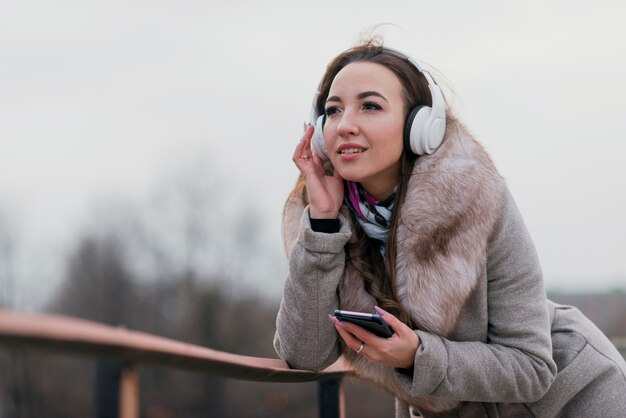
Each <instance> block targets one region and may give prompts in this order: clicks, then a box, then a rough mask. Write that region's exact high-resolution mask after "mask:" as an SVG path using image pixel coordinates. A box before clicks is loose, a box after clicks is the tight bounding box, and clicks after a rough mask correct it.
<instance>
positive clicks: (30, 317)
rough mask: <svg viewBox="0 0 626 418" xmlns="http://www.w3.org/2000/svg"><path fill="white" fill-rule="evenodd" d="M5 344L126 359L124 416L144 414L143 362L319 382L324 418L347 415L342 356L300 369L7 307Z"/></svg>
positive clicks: (1, 314)
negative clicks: (319, 368) (327, 363)
mask: <svg viewBox="0 0 626 418" xmlns="http://www.w3.org/2000/svg"><path fill="white" fill-rule="evenodd" d="M0 344H2V345H7V346H13V347H15V346H17V347H28V348H38V349H43V350H48V351H56V352H62V353H66V354H72V355H75V354H80V355H87V356H92V357H103V358H110V359H115V360H118V361H120V362H121V363H122V364H123V367H122V372H121V375H120V382H119V387H120V392H119V417H120V418H138V417H139V377H138V374H137V365H140V364H152V365H158V366H162V367H168V368H174V369H182V370H191V371H195V372H202V373H209V374H212V375H216V376H221V377H228V378H233V379H239V380H248V381H261V382H292V383H295V382H311V381H318V382H319V383H318V408H319V416H320V417H323V418H331V417H332V418H335V417H337V418H340V417H344V416H345V404H344V398H343V389H342V382H341V379H342V377H344V376H349V375H351V370H350V368H349V367H348V366H347V365H346V364H345V363H343V362H342V360H339V361H338V362H336V363H335V364H333V365H332V366H330V367H328V368H327V369H325V370H323V371H321V372H313V371H308V370H297V369H291V368H289V366H288V365H287V363H286V362H285V361H283V360H279V359H270V358H260V357H250V356H242V355H237V354H232V353H226V352H223V351H217V350H213V349H210V348H206V347H201V346H198V345H193V344H188V343H184V342H181V341H176V340H172V339H168V338H163V337H159V336H156V335H152V334H147V333H144V332H139V331H132V330H129V329H126V328H124V327H113V326H109V325H104V324H100V323H97V322H92V321H86V320H82V319H77V318H71V317H64V316H60V315H48V314H34V313H24V312H16V311H5V310H0Z"/></svg>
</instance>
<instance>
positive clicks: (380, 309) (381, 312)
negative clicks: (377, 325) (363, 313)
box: [374, 306, 386, 316]
mask: <svg viewBox="0 0 626 418" xmlns="http://www.w3.org/2000/svg"><path fill="white" fill-rule="evenodd" d="M374 309H376V312H378V315H380V316H383V315H384V314H385V313H386V312H385V311H383V309H382V308H379V307H378V306H374Z"/></svg>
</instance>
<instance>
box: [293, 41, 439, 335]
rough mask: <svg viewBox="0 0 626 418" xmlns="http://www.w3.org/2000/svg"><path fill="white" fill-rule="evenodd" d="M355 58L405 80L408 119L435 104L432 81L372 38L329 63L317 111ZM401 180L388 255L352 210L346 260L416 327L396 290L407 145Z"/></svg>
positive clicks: (300, 186)
mask: <svg viewBox="0 0 626 418" xmlns="http://www.w3.org/2000/svg"><path fill="white" fill-rule="evenodd" d="M354 62H372V63H377V64H381V65H384V66H385V67H387V68H388V69H390V70H391V71H393V72H394V74H395V75H396V76H397V77H398V79H399V80H400V82H401V84H402V88H403V99H404V111H405V119H406V116H407V115H408V113H409V111H410V110H411V109H413V108H415V107H416V106H420V105H428V106H431V105H432V98H431V95H430V90H429V89H428V81H427V80H426V78H425V77H424V75H423V74H422V73H421V72H419V70H418V69H417V68H415V66H414V65H413V64H411V63H410V62H409V61H407V60H406V59H403V58H402V57H399V56H398V55H397V54H394V53H390V52H389V50H387V49H385V48H384V47H383V46H382V43H380V42H377V41H375V40H372V39H370V40H368V41H366V42H364V43H363V44H361V45H358V46H355V47H353V48H351V49H348V50H346V51H344V52H343V53H341V54H339V55H338V56H337V57H335V58H334V59H333V60H332V61H331V62H330V63H329V64H328V66H327V68H326V72H325V74H324V77H323V78H322V81H321V83H320V86H319V93H318V97H317V102H316V106H317V113H318V114H319V115H321V114H323V113H324V110H325V109H324V105H325V103H326V99H327V97H328V93H329V91H330V87H331V84H332V82H333V80H334V79H335V76H336V75H337V74H338V73H339V71H341V70H342V69H343V68H344V67H346V66H347V65H348V64H351V63H354ZM400 159H401V164H400V184H399V185H398V190H397V192H396V204H395V209H394V211H393V213H392V216H391V225H390V229H389V235H388V237H387V242H386V244H385V255H384V257H383V256H382V255H381V253H380V251H379V246H378V244H377V243H375V242H374V241H373V240H371V239H369V238H368V236H367V235H366V234H365V232H364V231H363V229H362V228H361V226H360V224H359V223H358V222H357V220H356V218H355V216H354V214H353V213H352V211H350V221H351V223H352V230H353V231H354V234H355V238H356V239H353V240H351V242H350V243H349V244H348V245H347V246H346V263H347V264H350V265H352V266H353V267H354V268H355V269H356V270H357V271H358V272H359V273H360V274H361V276H362V277H363V284H364V288H365V290H366V291H367V292H368V293H369V294H370V295H372V296H373V297H374V298H375V299H376V302H377V304H378V306H380V307H381V308H383V309H385V310H386V311H387V312H390V313H392V314H393V315H394V316H396V317H397V318H399V319H400V320H401V321H402V322H404V323H405V324H407V325H409V326H410V327H412V328H414V324H413V323H412V321H411V318H410V317H409V315H408V314H407V313H406V311H405V309H404V308H403V307H402V305H401V304H400V303H399V302H398V298H397V294H396V286H395V283H396V263H395V259H396V254H397V243H396V235H397V227H398V221H399V212H400V210H399V208H400V207H401V206H402V203H403V202H404V198H405V196H406V190H407V185H408V182H409V178H410V176H411V172H412V170H413V165H414V164H415V161H416V159H417V156H416V155H415V154H413V153H412V152H411V151H410V150H408V149H407V147H405V149H404V152H403V153H402V156H401V157H400ZM296 195H300V196H301V198H302V199H304V201H305V204H308V202H307V200H308V199H307V194H306V189H305V186H304V178H303V177H302V175H300V177H299V178H298V181H297V183H296V185H295V187H294V189H293V190H292V192H291V197H295V196H296Z"/></svg>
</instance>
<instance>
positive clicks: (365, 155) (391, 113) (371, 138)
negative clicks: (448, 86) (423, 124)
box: [324, 62, 405, 200]
mask: <svg viewBox="0 0 626 418" xmlns="http://www.w3.org/2000/svg"><path fill="white" fill-rule="evenodd" d="M404 118H405V108H404V101H403V89H402V84H401V83H400V80H399V79H398V77H396V75H395V74H394V73H393V72H392V71H391V70H390V69H388V68H387V67H385V66H383V65H381V64H376V63H371V62H355V63H352V64H348V65H347V66H345V67H344V68H343V69H342V70H341V71H339V73H338V74H337V76H336V77H335V79H334V80H333V82H332V84H331V87H330V91H329V94H328V99H326V124H325V125H324V141H325V143H326V149H327V150H328V156H329V158H330V161H331V163H332V164H333V167H334V168H335V170H337V171H338V172H339V174H340V175H341V177H343V178H344V179H346V180H351V181H356V182H360V183H361V185H362V186H363V188H364V189H365V190H366V191H367V192H368V193H369V194H371V195H372V196H374V197H375V198H377V199H379V200H380V199H384V198H386V197H388V196H389V195H391V193H392V192H393V190H394V188H395V187H396V186H397V185H398V183H399V182H400V156H401V155H402V150H403V142H402V135H403V130H404Z"/></svg>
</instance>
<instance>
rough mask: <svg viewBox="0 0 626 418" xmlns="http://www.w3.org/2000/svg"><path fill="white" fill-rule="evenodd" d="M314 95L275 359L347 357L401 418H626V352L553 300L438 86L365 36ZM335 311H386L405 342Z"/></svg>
mask: <svg viewBox="0 0 626 418" xmlns="http://www.w3.org/2000/svg"><path fill="white" fill-rule="evenodd" d="M314 102H315V105H314V106H315V108H314V110H313V115H314V118H313V119H314V122H315V127H314V126H308V127H307V129H306V130H305V133H304V135H303V137H302V139H301V141H300V142H299V144H298V145H297V147H296V149H295V151H294V154H293V161H294V163H295V164H296V166H297V167H298V169H299V170H300V173H301V175H300V179H299V181H298V183H297V184H296V187H295V188H294V190H293V192H292V194H291V196H290V197H289V199H288V201H287V203H286V206H285V210H284V217H283V218H284V219H283V222H284V224H283V225H284V241H285V247H286V250H287V254H288V257H289V276H288V277H287V281H286V283H285V287H284V293H283V299H282V302H281V306H280V310H279V313H278V317H277V322H276V323H277V330H276V335H275V339H274V345H275V348H276V350H277V352H278V354H279V355H280V356H281V357H282V358H284V359H285V360H287V362H288V363H289V364H290V365H291V366H293V367H298V368H305V369H315V370H320V369H323V368H324V367H326V366H328V365H329V364H331V363H332V362H334V361H335V360H336V359H337V358H338V357H339V356H343V357H344V358H345V359H346V360H347V361H348V362H349V363H351V364H352V366H353V368H354V370H355V371H356V373H357V374H358V375H359V376H361V377H363V378H365V379H368V380H371V381H373V382H375V383H377V384H378V385H380V386H381V387H383V388H385V389H386V390H388V391H389V392H390V393H392V394H393V395H394V396H395V397H396V399H397V400H398V402H397V404H396V405H397V409H396V415H397V416H398V417H408V416H409V414H411V415H413V416H437V417H457V416H467V417H510V416H520V417H521V416H541V417H557V416H586V417H605V416H624V415H625V414H626V398H625V397H624V396H623V394H624V391H625V390H626V363H625V362H624V359H623V358H622V357H621V356H620V354H619V353H618V352H617V350H616V349H615V347H614V346H612V345H611V343H610V342H609V340H608V339H607V338H606V337H605V336H604V335H603V334H602V333H601V332H600V331H599V330H598V329H597V328H596V327H595V326H594V325H593V324H592V323H591V322H590V321H589V320H588V319H587V318H585V317H584V316H583V315H582V314H581V313H580V311H578V310H577V309H575V308H572V307H568V306H561V305H557V304H554V303H552V302H551V301H548V300H547V299H546V296H545V291H544V287H543V277H542V273H541V268H540V266H539V261H538V257H537V254H536V251H535V248H534V245H533V243H532V241H531V239H530V236H529V234H528V232H527V230H526V227H525V225H524V222H523V220H522V217H521V215H520V213H519V211H518V209H517V207H516V205H515V202H514V200H513V198H512V196H511V194H510V193H509V191H508V189H507V186H506V184H505V182H504V180H503V179H502V177H501V176H500V175H499V173H498V171H497V170H496V168H495V166H494V164H493V162H492V161H491V159H490V157H489V156H488V154H487V152H486V151H485V150H484V149H483V147H482V146H481V145H480V144H479V143H478V142H477V141H476V140H475V139H474V138H473V137H472V136H471V135H470V134H469V132H468V131H467V130H466V129H465V128H464V126H463V125H462V124H461V123H460V122H459V121H458V120H457V119H456V118H455V117H454V116H453V115H452V114H451V112H450V111H449V109H448V108H447V107H446V104H445V101H444V100H443V96H442V95H441V91H440V90H439V87H438V86H437V85H436V84H435V82H434V80H433V79H432V78H431V76H430V75H429V74H428V73H427V72H426V71H424V70H423V68H422V67H421V66H420V65H419V64H418V63H417V62H416V61H414V60H412V59H411V58H410V57H408V56H406V55H404V54H402V53H400V52H398V51H394V50H391V49H388V48H384V47H382V46H380V45H377V44H375V43H374V42H368V43H366V44H364V45H361V46H357V47H354V48H352V49H350V50H348V51H345V52H343V53H342V54H340V55H339V56H338V57H336V58H335V59H334V60H333V61H332V62H331V63H330V64H329V66H328V68H327V71H326V74H325V75H324V77H323V79H322V82H321V84H320V88H319V92H318V93H317V96H316V99H315V101H314ZM335 309H342V310H348V311H357V312H370V311H372V310H373V309H375V310H376V311H377V313H378V314H380V315H381V316H382V319H383V320H384V321H385V322H386V323H387V324H388V325H389V327H390V328H391V329H392V331H393V334H392V335H391V336H390V337H388V338H384V337H380V336H378V335H375V334H373V333H371V332H369V331H368V330H366V329H364V328H361V327H359V326H358V325H355V324H353V323H350V322H346V321H340V320H339V319H338V318H336V317H334V316H332V315H330V314H331V313H333V312H334V311H335Z"/></svg>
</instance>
